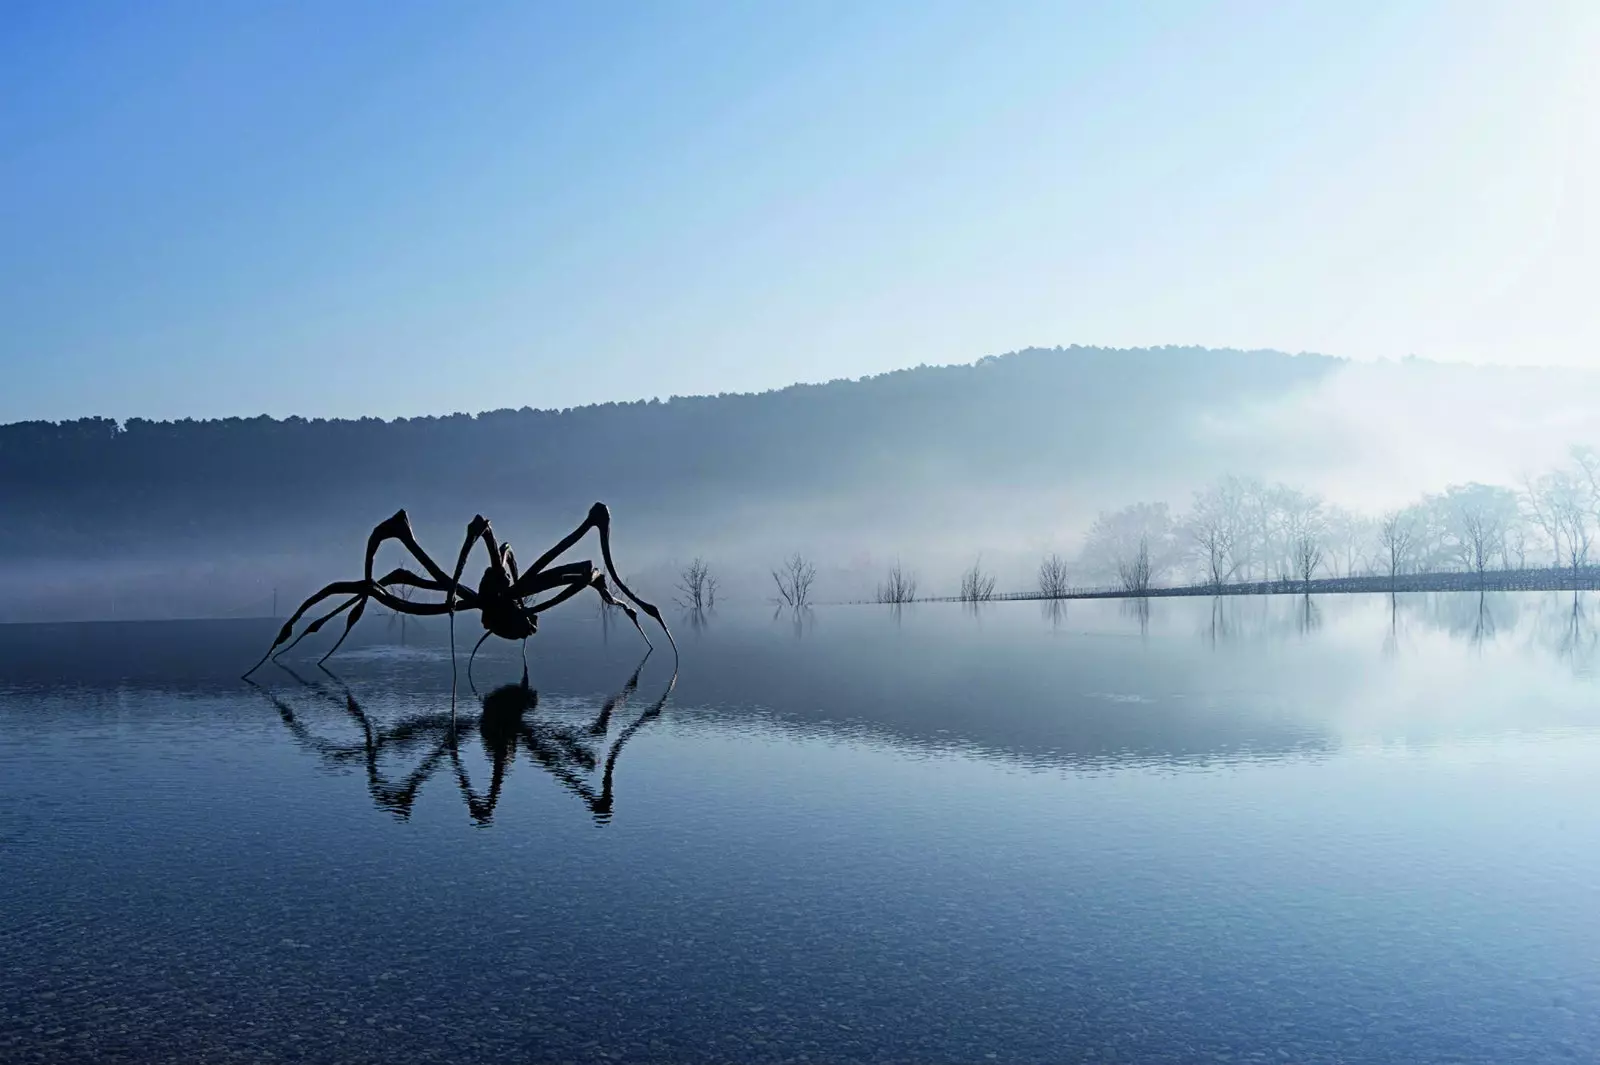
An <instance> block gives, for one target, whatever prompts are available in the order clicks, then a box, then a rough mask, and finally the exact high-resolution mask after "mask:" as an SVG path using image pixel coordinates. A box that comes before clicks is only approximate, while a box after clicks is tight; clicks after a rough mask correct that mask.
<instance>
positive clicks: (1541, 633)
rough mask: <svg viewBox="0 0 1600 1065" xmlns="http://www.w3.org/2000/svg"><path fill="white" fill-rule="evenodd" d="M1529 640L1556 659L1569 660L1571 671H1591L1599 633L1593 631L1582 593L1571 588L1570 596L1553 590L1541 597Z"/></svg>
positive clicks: (1581, 672) (1598, 647)
mask: <svg viewBox="0 0 1600 1065" xmlns="http://www.w3.org/2000/svg"><path fill="white" fill-rule="evenodd" d="M1531 640H1532V642H1534V643H1535V644H1537V645H1538V646H1540V647H1542V648H1544V649H1545V650H1547V651H1549V652H1550V653H1551V654H1552V655H1554V656H1555V657H1556V658H1557V659H1558V660H1559V661H1562V662H1566V663H1568V664H1570V665H1571V667H1572V670H1573V672H1574V673H1578V674H1588V673H1591V672H1592V671H1593V670H1594V665H1595V657H1596V651H1597V649H1600V646H1597V641H1600V634H1597V633H1596V630H1595V624H1594V619H1593V618H1592V617H1591V616H1590V612H1589V607H1588V603H1587V602H1586V601H1585V597H1584V595H1583V593H1581V592H1576V591H1575V592H1573V593H1572V595H1571V598H1568V597H1566V596H1565V595H1562V594H1555V595H1551V596H1549V597H1548V598H1546V599H1544V600H1543V601H1541V602H1540V604H1539V611H1538V614H1537V615H1536V617H1535V621H1534V626H1533V633H1532V636H1531Z"/></svg>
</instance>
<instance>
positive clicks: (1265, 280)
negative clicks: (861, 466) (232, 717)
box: [0, 0, 1600, 422]
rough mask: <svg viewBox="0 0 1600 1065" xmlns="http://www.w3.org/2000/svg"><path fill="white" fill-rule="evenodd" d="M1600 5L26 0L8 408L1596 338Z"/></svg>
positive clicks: (423, 406) (9, 126) (633, 384)
mask: <svg viewBox="0 0 1600 1065" xmlns="http://www.w3.org/2000/svg"><path fill="white" fill-rule="evenodd" d="M1596 54H1600V4H1596V3H1592V2H1589V0H1574V2H1561V0H1540V2H1536V3H1523V4H1519V3H1509V2H1508V3H1499V2H1496V3H1488V2H1483V3H1478V2H1471V0H1435V2H1413V3H1403V2H1399V3H1366V2H1361V3H1348V2H1339V3H1322V4H1295V3H1267V2H1265V0H1263V2H1260V3H1213V4H1201V3H1166V2H1159V0H1152V2H1148V3H1142V4H1101V5H1070V4H1063V3H1008V4H983V5H980V4H974V3H967V4H953V3H936V2H928V0H921V2H914V3H913V2H907V3H893V2H889V0H879V2H874V3H870V4H860V3H825V2H822V0H808V2H806V3H803V4H727V3H723V4H698V3H655V4H637V5H583V4H576V3H573V4H532V3H481V4H446V3H432V4H415V3H403V2H402V3H382V4H379V3H366V2H356V0H352V2H349V3H341V4H336V5H327V4H318V3H298V4H297V3H284V4H273V5H267V4H258V5H246V4H226V5H219V4H204V3H192V4H178V3H157V2H151V3H147V4H138V5H127V4H122V5H115V4H96V3H87V2H86V3H77V4H58V3H50V2H45V3H36V2H33V0H23V2H21V3H13V4H8V5H6V7H5V9H4V11H3V12H0V323H3V326H0V367H3V368H4V377H3V383H0V422H3V421H15V420H23V419H33V418H50V419H56V418H66V417H77V416H81V415H87V414H104V415H109V416H113V417H129V416H135V415H137V416H144V417H185V416H192V417H210V416H226V415H234V414H241V415H250V414H257V413H270V414H274V415H286V414H303V415H308V416H332V415H347V416H348V415H367V414H370V415H379V416H386V417H387V416H394V415H400V414H427V413H448V412H450V411H455V410H468V411H475V410H482V409H492V408H496V407H508V406H509V407H520V406H524V405H528V406H535V407H561V406H569V405H574V404H580V403H589V402H596V401H604V400H610V399H631V398H639V397H647V396H667V395H672V394H688V393H704V392H719V391H745V390H752V389H763V388H770V387H776V386H781V385H783V384H787V383H790V382H792V381H796V380H825V379H829V378H834V377H841V376H858V375H861V374H867V373H875V372H880V371H883V370H888V369H893V368H896V367H902V366H910V365H916V364H918V363H923V362H928V363H943V362H966V361H971V360H973V359H976V358H979V357H981V356H983V355H987V354H992V353H998V352H1002V351H1006V350H1011V349H1014V348H1019V347H1024V346H1028V345H1046V346H1048V345H1055V344H1063V345H1065V344H1074V343H1076V344H1087V345H1110V346H1135V345H1147V344H1155V345H1159V344H1169V343H1172V344H1205V345H1213V346H1234V347H1246V348H1254V347H1277V348H1281V349H1284V350H1288V351H1302V350H1313V351H1322V352H1326V353H1329V354H1335V355H1345V356H1350V357H1355V358H1377V357H1394V356H1401V355H1406V354H1417V355H1422V356H1425V357H1430V358H1438V359H1465V360H1473V361H1495V362H1506V363H1517V364H1527V363H1534V364H1542V363H1558V364H1568V365H1590V364H1600V311H1597V310H1596V307H1597V306H1600V298H1597V297H1596V292H1597V291H1600V285H1597V284H1596V282H1597V281H1600V269H1597V268H1596V266H1595V252H1594V249H1595V248H1596V247H1600V221H1597V218H1600V215H1597V210H1600V205H1597V198H1600V118H1597V116H1600V76H1597V74H1596V73H1595V71H1594V70H1593V69H1592V68H1593V66H1594V64H1593V63H1592V57H1593V56H1594V55H1596Z"/></svg>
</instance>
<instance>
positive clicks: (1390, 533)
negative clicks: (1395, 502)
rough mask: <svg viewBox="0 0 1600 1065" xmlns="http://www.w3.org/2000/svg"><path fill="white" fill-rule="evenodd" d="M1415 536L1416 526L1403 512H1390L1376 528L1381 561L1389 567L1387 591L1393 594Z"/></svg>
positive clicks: (1407, 514) (1405, 512) (1406, 513)
mask: <svg viewBox="0 0 1600 1065" xmlns="http://www.w3.org/2000/svg"><path fill="white" fill-rule="evenodd" d="M1415 535H1416V524H1415V522H1414V520H1413V518H1412V516H1411V514H1410V513H1409V512H1407V511H1404V510H1391V511H1390V512H1389V513H1387V514H1385V515H1384V516H1383V521H1382V523H1381V524H1379V526H1378V543H1379V544H1380V545H1381V546H1382V548H1383V559H1384V561H1385V562H1387V563H1388V566H1389V591H1390V592H1393V591H1394V588H1395V583H1396V580H1397V578H1398V577H1399V576H1400V571H1401V570H1402V569H1404V568H1405V564H1406V560H1407V559H1408V558H1409V557H1410V554H1411V540H1412V538H1413V537H1414V536H1415Z"/></svg>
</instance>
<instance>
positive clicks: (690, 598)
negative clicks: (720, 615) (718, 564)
mask: <svg viewBox="0 0 1600 1065" xmlns="http://www.w3.org/2000/svg"><path fill="white" fill-rule="evenodd" d="M678 593H679V594H678V605H679V606H681V607H683V608H684V609H685V610H692V611H694V612H695V613H696V614H700V613H704V612H705V611H707V610H710V609H712V608H713V607H715V606H716V605H717V578H716V577H714V576H712V574H711V567H710V566H709V565H708V564H707V563H706V560H705V559H703V558H699V557H696V558H695V560H694V561H693V562H691V563H689V564H688V565H687V566H685V567H684V569H683V572H682V573H681V574H679V575H678Z"/></svg>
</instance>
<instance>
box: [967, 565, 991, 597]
mask: <svg viewBox="0 0 1600 1065" xmlns="http://www.w3.org/2000/svg"><path fill="white" fill-rule="evenodd" d="M993 598H994V574H992V573H985V572H984V570H983V559H982V558H981V557H979V558H978V559H976V560H974V561H973V563H972V568H971V569H969V570H967V571H966V572H965V573H963V574H962V575H961V601H962V602H963V603H987V602H988V601H989V600H991V599H993Z"/></svg>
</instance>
